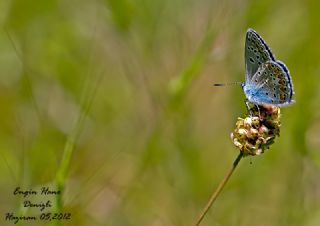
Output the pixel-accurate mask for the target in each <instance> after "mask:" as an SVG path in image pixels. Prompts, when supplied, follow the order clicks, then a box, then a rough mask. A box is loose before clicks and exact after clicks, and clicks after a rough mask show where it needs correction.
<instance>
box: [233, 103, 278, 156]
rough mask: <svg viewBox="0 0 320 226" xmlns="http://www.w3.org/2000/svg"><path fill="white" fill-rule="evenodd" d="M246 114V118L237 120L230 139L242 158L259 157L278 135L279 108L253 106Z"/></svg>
mask: <svg viewBox="0 0 320 226" xmlns="http://www.w3.org/2000/svg"><path fill="white" fill-rule="evenodd" d="M248 112H249V115H248V116H247V117H246V118H244V119H243V118H238V121H237V122H236V128H235V130H234V131H233V132H232V133H231V139H232V141H233V143H234V145H235V146H236V147H237V148H239V150H240V151H241V152H242V153H243V155H244V156H247V155H260V154H262V153H263V152H264V151H265V150H266V149H268V148H269V146H270V145H271V144H273V143H274V139H275V138H276V136H279V135H280V125H281V123H280V108H278V107H275V106H272V105H253V106H252V107H250V109H249V111H248Z"/></svg>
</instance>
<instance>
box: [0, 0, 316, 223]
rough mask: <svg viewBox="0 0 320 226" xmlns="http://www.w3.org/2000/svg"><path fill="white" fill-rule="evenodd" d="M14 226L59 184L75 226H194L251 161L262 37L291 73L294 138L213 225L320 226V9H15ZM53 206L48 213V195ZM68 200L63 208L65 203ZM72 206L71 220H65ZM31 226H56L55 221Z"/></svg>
mask: <svg viewBox="0 0 320 226" xmlns="http://www.w3.org/2000/svg"><path fill="white" fill-rule="evenodd" d="M0 9H1V13H0V23H1V28H2V29H1V31H0V32H1V33H0V103H1V110H0V178H1V179H0V213H1V217H0V224H1V225H10V224H11V223H9V222H8V221H5V217H4V216H5V213H7V212H14V213H16V214H19V213H21V214H30V215H31V214H33V213H40V212H39V211H35V210H33V209H32V208H30V209H27V208H23V207H21V203H22V200H23V199H21V198H18V197H17V196H14V195H12V193H13V190H14V189H15V187H17V186H20V187H22V188H25V189H38V188H40V187H42V186H49V187H50V188H52V189H54V188H55V185H56V183H57V182H58V183H59V178H60V177H59V175H60V176H61V177H62V178H63V179H62V180H61V181H60V183H61V185H62V188H63V187H64V194H63V197H62V205H63V209H61V206H60V207H59V203H56V202H58V201H57V200H54V199H53V200H52V202H53V203H54V204H55V207H54V208H52V211H53V210H59V211H63V212H71V213H72V220H71V221H61V225H90V226H91V225H96V226H100V225H121V226H122V225H124V226H126V225H128V226H131V225H139V226H140V225H148V226H149V225H150V226H151V225H152V226H162V225H166V226H167V225H191V224H192V222H194V220H195V218H196V216H197V215H198V214H199V211H200V210H201V208H202V207H203V206H204V205H205V203H206V202H207V200H208V198H209V196H210V194H211V192H212V190H213V189H214V188H216V187H217V185H218V183H219V182H220V180H221V179H222V178H223V177H224V175H225V174H226V172H227V170H228V169H229V168H230V167H231V164H232V162H233V160H234V159H235V157H236V156H237V154H238V151H237V150H236V148H235V147H234V146H233V144H232V142H231V140H230V133H231V132H232V130H233V128H234V127H235V125H234V123H235V122H236V119H237V117H239V116H242V115H243V114H244V113H245V111H246V109H245V105H244V98H245V97H244V94H243V91H242V90H241V88H239V87H238V86H230V87H224V88H220V87H212V83H214V82H234V81H243V80H244V58H243V57H244V39H245V33H246V30H247V29H248V28H249V27H251V28H253V29H255V30H256V31H257V32H259V33H260V34H261V36H262V37H263V38H264V39H265V40H266V41H267V43H268V44H269V45H270V46H271V48H272V50H273V52H274V54H275V55H276V56H277V58H278V59H280V60H282V61H284V62H285V63H286V65H287V66H288V68H289V69H290V72H291V75H292V78H293V82H294V87H295V93H296V95H295V100H296V103H295V104H294V105H293V106H291V107H287V108H283V109H282V128H281V137H279V138H277V139H276V143H275V144H274V145H273V146H272V148H271V149H270V150H269V151H267V152H266V153H265V154H263V155H262V156H258V157H247V158H245V159H243V160H242V161H241V162H240V164H239V167H238V169H237V170H236V172H235V174H234V175H233V176H232V178H231V180H230V181H229V183H228V184H227V186H226V188H225V190H224V191H223V192H222V194H221V195H220V196H219V198H218V200H217V202H216V203H215V205H214V206H213V208H212V209H211V210H210V211H209V214H208V215H207V216H206V218H205V219H204V221H203V224H202V225H213V226H220V225H228V226H229V225H236V226H239V225H240V226H251V225H255V226H256V225H259V226H260V225H266V226H269V225H279V226H280V225H281V226H284V225H288V226H289V225H290V226H294V225H297V226H301V225H303V226H313V225H320V180H319V178H320V176H319V175H320V174H319V172H320V111H319V108H320V82H319V81H320V79H319V78H320V77H319V74H320V57H319V56H320V42H319V40H320V14H319V10H320V2H319V1H317V0H308V1H300V0H292V1H289V0H288V1H275V0H273V1H266V0H262V1H253V0H252V1H249V0H248V1H244V0H240V1H239V0H238V1H237V0H229V1H214V0H197V1H195V0H193V1H192V0H104V1H103V0H100V1H98V0H97V1H84V0H77V1H75V0H70V1H58V0H46V1H35V0H16V1H11V0H2V1H0ZM42 201H45V200H44V199H42ZM60 201H61V200H60ZM59 208H60V209H59ZM21 225H49V224H47V223H46V222H43V221H36V222H21Z"/></svg>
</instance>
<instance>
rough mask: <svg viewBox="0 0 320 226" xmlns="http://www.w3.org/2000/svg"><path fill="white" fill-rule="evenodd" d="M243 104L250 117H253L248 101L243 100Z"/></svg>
mask: <svg viewBox="0 0 320 226" xmlns="http://www.w3.org/2000/svg"><path fill="white" fill-rule="evenodd" d="M244 103H245V105H246V107H247V110H248V112H249V114H250V116H253V113H252V109H251V107H250V102H249V100H248V99H245V100H244Z"/></svg>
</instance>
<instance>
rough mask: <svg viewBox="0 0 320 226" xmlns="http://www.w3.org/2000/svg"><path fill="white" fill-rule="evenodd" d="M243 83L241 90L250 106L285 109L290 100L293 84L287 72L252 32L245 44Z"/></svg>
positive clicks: (249, 32) (291, 100)
mask: <svg viewBox="0 0 320 226" xmlns="http://www.w3.org/2000/svg"><path fill="white" fill-rule="evenodd" d="M244 58H245V67H246V80H245V82H244V83H242V88H243V91H244V93H245V95H246V97H247V100H248V101H249V102H250V103H254V104H258V105H262V104H269V105H273V106H277V107H281V106H288V105H290V104H292V103H293V102H294V100H293V94H294V92H293V83H292V79H291V76H290V74H289V70H288V68H287V67H286V65H285V64H284V63H282V62H281V61H279V60H277V59H276V58H275V57H274V55H273V54H272V52H271V50H270V48H269V47H268V45H267V43H266V42H265V41H264V40H263V39H262V37H261V36H260V35H259V34H258V33H257V32H256V31H254V30H253V29H251V28H250V29H248V31H247V35H246V41H245V56H244Z"/></svg>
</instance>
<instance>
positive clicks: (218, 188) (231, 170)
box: [193, 152, 243, 226]
mask: <svg viewBox="0 0 320 226" xmlns="http://www.w3.org/2000/svg"><path fill="white" fill-rule="evenodd" d="M242 157H243V153H242V152H240V154H239V155H238V157H237V158H236V159H235V160H234V162H233V165H232V167H231V169H230V170H229V172H228V174H227V175H226V177H225V178H224V179H223V180H222V181H221V183H220V184H219V186H218V187H217V188H216V190H215V191H214V192H213V193H212V195H211V197H210V199H209V201H208V203H207V205H206V206H205V207H204V208H203V210H202V211H201V213H200V215H199V217H198V218H197V220H196V221H195V223H194V224H193V225H194V226H198V225H200V223H201V221H202V220H203V218H204V217H205V215H206V214H207V212H208V211H209V209H210V207H211V206H212V204H213V203H214V201H215V200H216V199H217V197H218V195H219V194H220V192H221V191H222V189H223V188H224V186H225V185H226V183H227V182H228V180H229V178H230V177H231V175H232V173H233V172H234V170H235V169H236V167H237V165H238V163H239V162H240V160H241V158H242Z"/></svg>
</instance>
